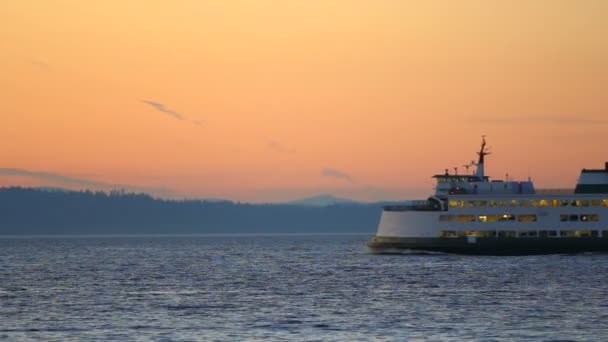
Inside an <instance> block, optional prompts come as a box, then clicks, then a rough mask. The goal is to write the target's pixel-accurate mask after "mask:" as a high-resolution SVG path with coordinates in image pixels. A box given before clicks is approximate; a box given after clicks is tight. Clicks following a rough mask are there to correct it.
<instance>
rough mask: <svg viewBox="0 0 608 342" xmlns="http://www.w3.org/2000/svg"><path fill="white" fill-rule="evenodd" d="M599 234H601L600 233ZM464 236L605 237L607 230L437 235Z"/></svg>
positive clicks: (446, 235)
mask: <svg viewBox="0 0 608 342" xmlns="http://www.w3.org/2000/svg"><path fill="white" fill-rule="evenodd" d="M600 234H601V235H600ZM466 236H476V237H506V238H516V237H522V238H523V237H600V236H602V237H605V238H608V230H604V231H599V230H588V229H581V230H522V231H517V230H440V231H439V237H444V238H459V237H466Z"/></svg>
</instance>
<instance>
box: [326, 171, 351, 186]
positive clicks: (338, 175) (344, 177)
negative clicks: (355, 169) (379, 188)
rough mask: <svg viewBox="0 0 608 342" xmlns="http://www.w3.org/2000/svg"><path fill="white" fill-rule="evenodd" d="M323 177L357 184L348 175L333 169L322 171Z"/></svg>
mask: <svg viewBox="0 0 608 342" xmlns="http://www.w3.org/2000/svg"><path fill="white" fill-rule="evenodd" d="M321 175H322V176H324V177H331V178H337V179H342V180H344V181H346V182H349V183H355V181H354V179H353V178H352V177H351V176H350V175H348V174H347V173H345V172H342V171H340V170H336V169H332V168H324V169H323V170H321Z"/></svg>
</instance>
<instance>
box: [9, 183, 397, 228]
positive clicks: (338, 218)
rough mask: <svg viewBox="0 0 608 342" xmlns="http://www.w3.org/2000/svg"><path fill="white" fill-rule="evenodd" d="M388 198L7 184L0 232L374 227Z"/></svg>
mask: <svg viewBox="0 0 608 342" xmlns="http://www.w3.org/2000/svg"><path fill="white" fill-rule="evenodd" d="M386 204H387V203H385V202H377V203H369V204H368V203H365V204H363V203H356V202H353V203H340V204H334V205H328V206H316V207H315V206H304V205H296V204H249V203H237V202H231V201H205V200H164V199H156V198H153V197H152V196H150V195H147V194H135V193H125V192H123V191H112V192H110V193H106V192H102V191H95V192H94V191H88V190H85V191H67V190H61V189H40V188H22V187H7V188H0V235H33V234H36V235H38V234H42V235H54V234H201V233H219V234H221V233H351V232H352V233H373V232H375V230H376V227H377V225H378V222H379V219H380V214H381V211H382V206H383V205H386Z"/></svg>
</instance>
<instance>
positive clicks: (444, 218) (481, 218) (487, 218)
mask: <svg viewBox="0 0 608 342" xmlns="http://www.w3.org/2000/svg"><path fill="white" fill-rule="evenodd" d="M537 219H538V218H537V216H536V215H534V214H524V215H513V214H501V215H439V221H441V222H475V221H477V222H500V221H515V220H517V221H518V222H536V221H537ZM559 220H560V221H562V222H566V221H581V222H598V221H599V220H600V217H599V215H598V214H581V215H578V214H562V215H559Z"/></svg>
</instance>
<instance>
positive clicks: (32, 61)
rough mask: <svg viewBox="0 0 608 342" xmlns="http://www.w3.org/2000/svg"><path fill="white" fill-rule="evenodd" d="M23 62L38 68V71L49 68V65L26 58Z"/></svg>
mask: <svg viewBox="0 0 608 342" xmlns="http://www.w3.org/2000/svg"><path fill="white" fill-rule="evenodd" d="M25 62H27V63H29V64H31V65H33V66H35V67H37V68H40V69H45V70H49V69H50V68H51V65H50V64H48V63H46V62H43V61H39V60H35V59H30V58H26V59H25Z"/></svg>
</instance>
